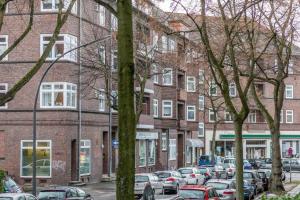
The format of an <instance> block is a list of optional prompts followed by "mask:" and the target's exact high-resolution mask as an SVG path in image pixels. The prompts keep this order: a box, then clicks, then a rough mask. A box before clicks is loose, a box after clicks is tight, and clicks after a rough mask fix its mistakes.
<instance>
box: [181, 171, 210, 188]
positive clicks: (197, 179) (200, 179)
mask: <svg viewBox="0 0 300 200" xmlns="http://www.w3.org/2000/svg"><path fill="white" fill-rule="evenodd" d="M178 172H180V174H181V175H182V176H183V177H184V178H185V180H186V182H187V184H196V185H197V184H203V183H204V182H205V176H204V175H202V174H201V173H200V170H199V169H197V168H196V167H185V168H180V169H178Z"/></svg>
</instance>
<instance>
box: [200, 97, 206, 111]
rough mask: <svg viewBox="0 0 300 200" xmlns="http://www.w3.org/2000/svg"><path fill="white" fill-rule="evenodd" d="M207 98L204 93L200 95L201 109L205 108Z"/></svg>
mask: <svg viewBox="0 0 300 200" xmlns="http://www.w3.org/2000/svg"><path fill="white" fill-rule="evenodd" d="M204 106H205V98H204V96H203V95H201V96H199V110H204Z"/></svg>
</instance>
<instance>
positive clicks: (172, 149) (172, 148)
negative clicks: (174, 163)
mask: <svg viewBox="0 0 300 200" xmlns="http://www.w3.org/2000/svg"><path fill="white" fill-rule="evenodd" d="M176 158H177V149H176V139H169V160H176Z"/></svg>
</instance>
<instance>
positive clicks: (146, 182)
mask: <svg viewBox="0 0 300 200" xmlns="http://www.w3.org/2000/svg"><path fill="white" fill-rule="evenodd" d="M149 186H150V187H151V189H152V191H153V193H154V194H161V193H163V183H162V182H160V181H159V178H158V177H157V176H156V175H155V174H150V173H144V174H136V175H135V184H134V195H135V196H136V197H138V198H140V197H142V196H143V194H144V190H145V188H149Z"/></svg>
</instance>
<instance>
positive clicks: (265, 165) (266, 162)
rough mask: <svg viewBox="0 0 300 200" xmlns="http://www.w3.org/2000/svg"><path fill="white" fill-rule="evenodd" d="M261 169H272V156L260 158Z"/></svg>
mask: <svg viewBox="0 0 300 200" xmlns="http://www.w3.org/2000/svg"><path fill="white" fill-rule="evenodd" d="M259 168H260V169H272V159H271V158H265V159H260V166H259Z"/></svg>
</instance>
